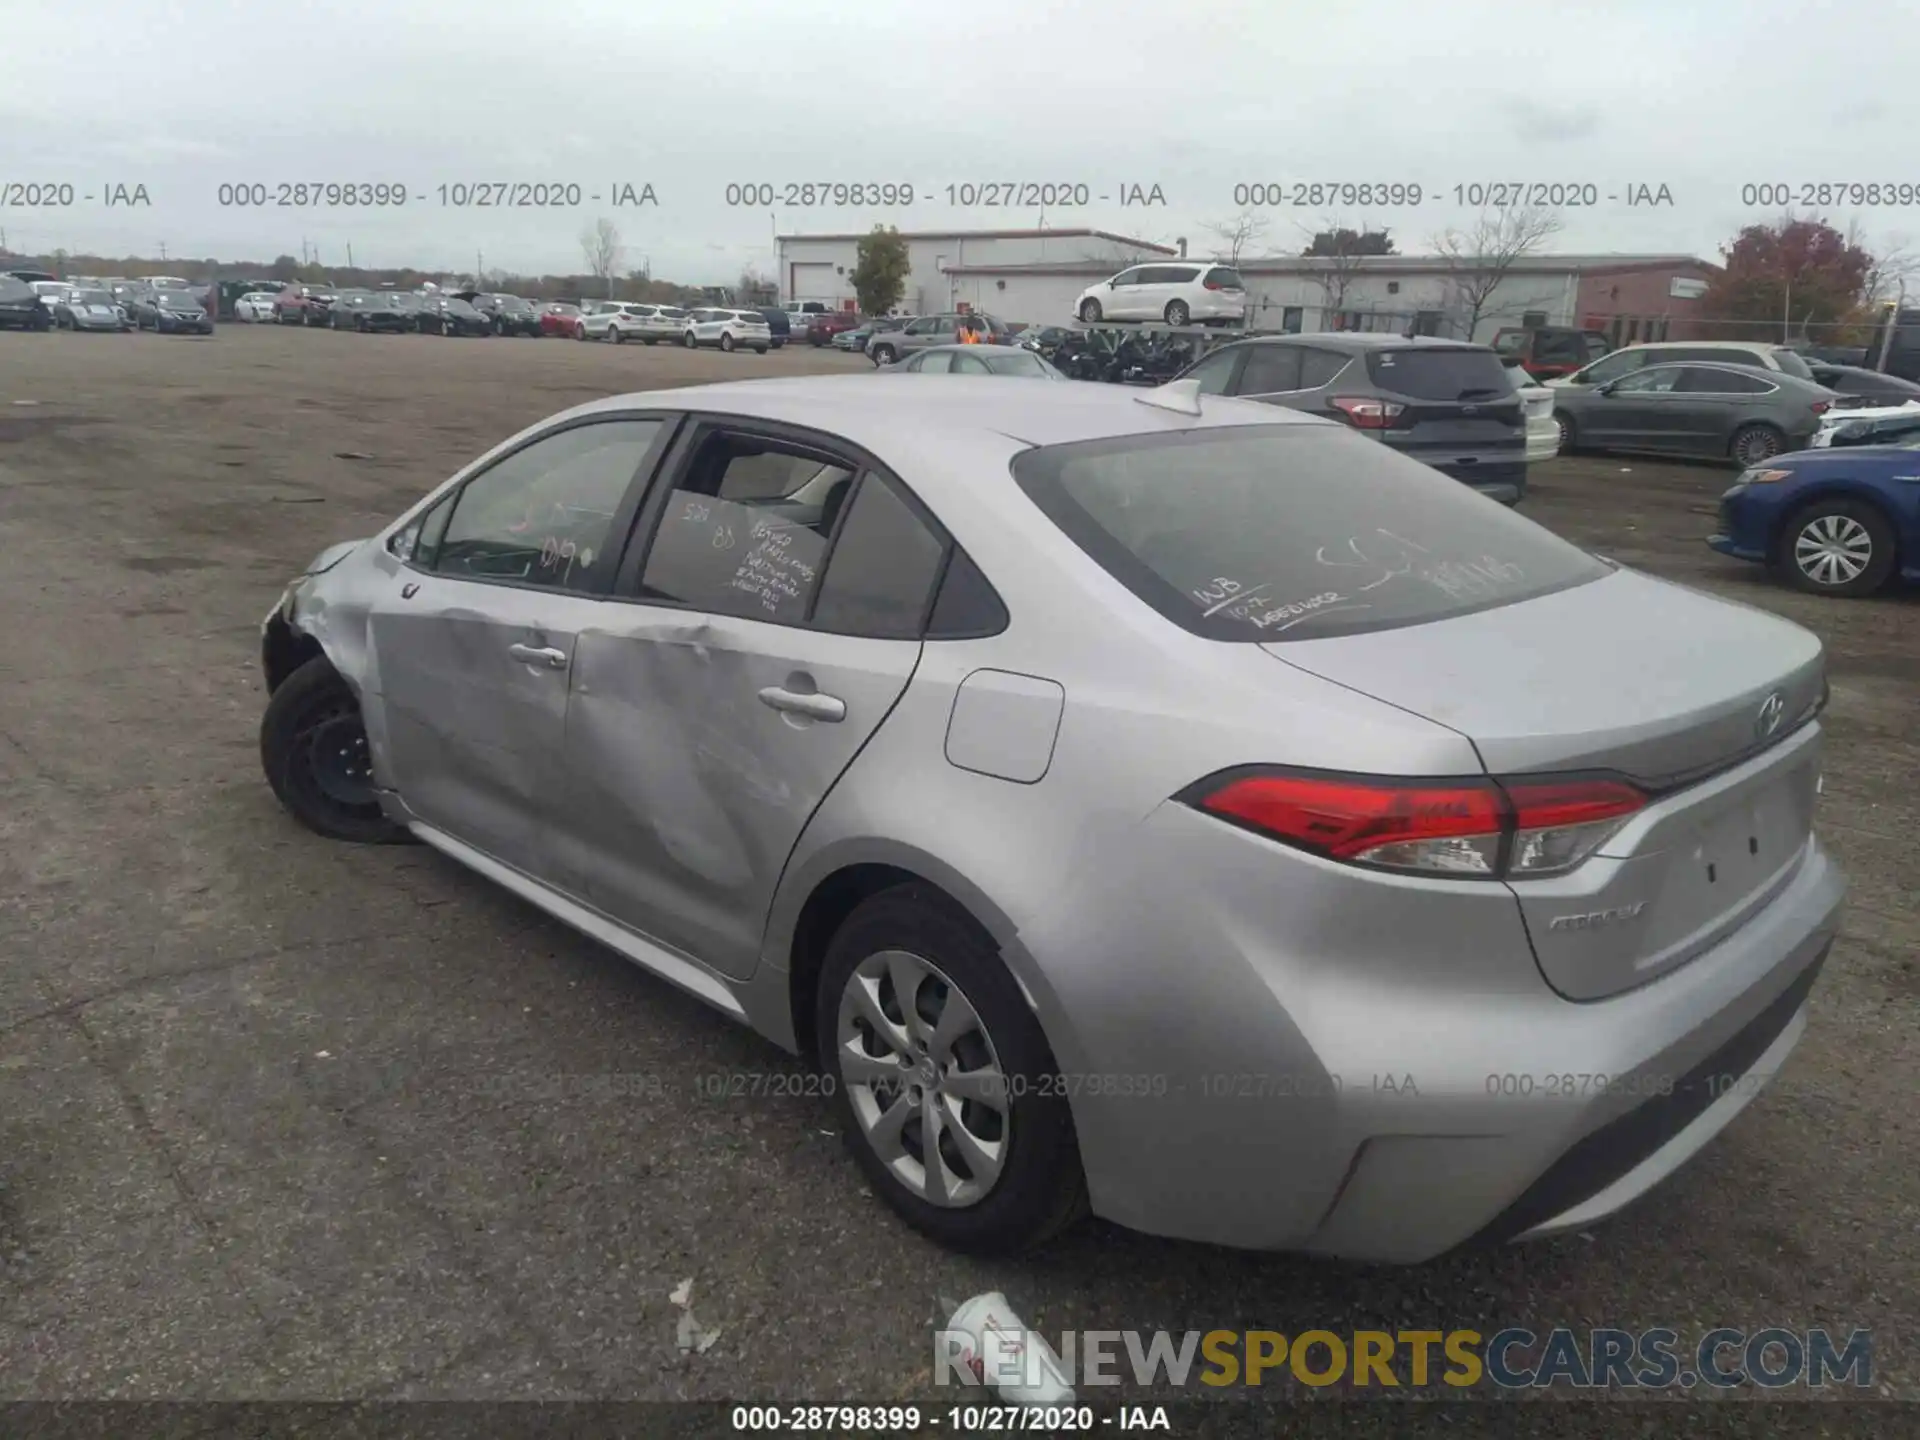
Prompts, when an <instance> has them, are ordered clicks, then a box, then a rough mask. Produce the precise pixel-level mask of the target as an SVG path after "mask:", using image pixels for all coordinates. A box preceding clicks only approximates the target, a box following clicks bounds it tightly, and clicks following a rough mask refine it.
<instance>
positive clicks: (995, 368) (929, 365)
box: [880, 345, 1067, 380]
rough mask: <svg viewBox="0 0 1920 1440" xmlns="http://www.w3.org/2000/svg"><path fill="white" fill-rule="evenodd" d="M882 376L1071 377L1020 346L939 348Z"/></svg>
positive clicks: (889, 368) (884, 370)
mask: <svg viewBox="0 0 1920 1440" xmlns="http://www.w3.org/2000/svg"><path fill="white" fill-rule="evenodd" d="M880 373H881V374H882V375H1003V376H1007V377H1010V378H1012V379H1016V380H1065V379H1066V378H1067V376H1066V375H1065V374H1064V373H1063V372H1061V371H1060V370H1057V369H1055V368H1054V366H1053V365H1052V364H1050V363H1049V362H1048V361H1046V360H1043V359H1042V358H1041V357H1040V356H1038V355H1036V354H1034V353H1033V351H1031V350H1028V349H1025V348H1023V347H1021V346H1018V345H935V346H932V347H930V348H928V349H925V350H920V351H916V352H915V353H914V354H912V355H909V356H908V357H907V358H906V359H904V360H902V361H899V362H898V363H897V364H893V365H885V366H882V367H881V369H880Z"/></svg>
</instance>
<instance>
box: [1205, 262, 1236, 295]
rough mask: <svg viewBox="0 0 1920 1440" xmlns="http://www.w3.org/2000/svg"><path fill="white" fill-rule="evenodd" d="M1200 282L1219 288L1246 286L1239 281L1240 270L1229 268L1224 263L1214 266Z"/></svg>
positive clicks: (1233, 288) (1227, 288) (1229, 288)
mask: <svg viewBox="0 0 1920 1440" xmlns="http://www.w3.org/2000/svg"><path fill="white" fill-rule="evenodd" d="M1201 283H1202V284H1205V285H1213V286H1216V287H1218V288H1219V289H1221V290H1244V289H1246V286H1244V285H1242V284H1241V283H1240V272H1239V271H1238V270H1229V269H1227V268H1226V267H1225V266H1224V265H1216V266H1214V267H1213V269H1211V270H1209V271H1208V272H1207V278H1206V279H1205V280H1204V281H1202V282H1201Z"/></svg>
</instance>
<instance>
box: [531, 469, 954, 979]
mask: <svg viewBox="0 0 1920 1440" xmlns="http://www.w3.org/2000/svg"><path fill="white" fill-rule="evenodd" d="M861 484H862V487H863V488H862V489H861V490H860V491H858V492H855V493H854V496H853V499H852V500H851V501H850V502H849V503H848V506H847V508H848V510H849V511H850V512H851V515H850V517H849V519H848V520H847V522H846V523H843V524H842V525H841V526H840V527H839V533H838V536H837V538H836V540H835V544H836V546H837V547H838V548H837V549H836V551H835V554H836V556H838V555H841V554H849V555H850V554H852V553H853V551H854V549H855V548H857V547H854V546H851V545H849V543H848V537H849V535H851V534H852V533H853V532H854V531H855V530H856V528H858V524H859V522H860V517H861V516H863V515H867V516H871V515H873V514H874V513H875V506H874V504H872V503H870V502H871V501H872V500H873V499H874V496H873V495H872V493H871V492H870V489H869V488H866V486H867V482H866V481H865V480H862V482H861ZM658 508H659V520H658V531H657V534H656V535H655V538H654V539H653V540H652V542H651V546H650V548H649V551H648V554H647V556H646V558H645V561H644V564H643V567H642V573H643V576H644V578H643V579H638V580H636V583H635V586H634V589H635V591H636V592H637V593H636V594H635V596H634V597H633V598H631V599H627V600H624V601H617V602H615V603H612V604H609V605H608V606H606V614H605V620H604V623H603V624H601V625H599V626H596V627H595V628H594V629H593V630H591V631H589V632H587V633H583V634H582V635H581V636H580V637H579V640H578V642H577V644H576V646H575V664H574V668H573V671H572V688H571V691H570V694H569V696H568V701H567V716H566V763H567V767H568V800H567V803H566V805H565V806H563V807H562V811H561V817H560V820H559V823H558V824H557V826H556V830H555V837H554V843H555V845H556V851H557V858H558V860H559V863H560V864H561V866H562V867H563V869H564V871H565V872H566V873H567V874H568V875H569V877H570V879H569V884H570V885H571V886H573V887H574V888H577V889H578V891H579V893H580V894H581V895H582V896H583V898H584V899H585V900H586V901H587V902H588V903H589V904H591V905H592V906H593V907H594V908H595V909H597V910H600V911H601V912H603V913H604V914H606V915H608V916H609V917H610V918H612V919H614V920H616V921H618V922H620V923H621V924H623V925H626V926H628V927H629V928H631V929H634V930H636V931H639V932H640V933H641V934H643V935H646V936H648V937H649V938H651V939H653V940H655V941H658V942H660V943H662V944H665V945H667V946H670V947H672V948H674V949H676V950H679V951H681V952H682V953H684V954H687V955H690V956H692V957H694V958H695V959H698V960H700V961H702V962H704V963H706V964H708V965H710V966H712V967H714V968H715V969H717V970H719V971H720V972H721V973H722V974H724V975H728V976H733V977H742V976H745V975H747V974H750V973H751V972H752V970H753V968H754V966H755V965H756V964H757V962H758V957H759V951H760V940H761V936H762V933H763V931H764V928H765V922H766V915H767V911H768V909H769V907H770V906H771V904H772V900H773V893H774V889H775V887H776V886H777V885H778V883H779V880H780V875H781V872H782V871H783V870H784V868H785V866H786V862H787V857H788V856H789V855H790V854H791V853H792V851H793V847H794V845H795V843H796V841H797V840H798V839H799V836H800V832H801V831H802V829H804V828H805V826H806V824H807V822H808V820H809V819H811V818H812V816H813V813H814V811H815V810H816V809H817V808H818V807H819V805H820V802H821V801H822V800H823V799H824V798H825V797H826V794H827V792H828V791H829V790H830V789H831V788H832V787H833V785H834V784H835V782H836V781H838V780H839V779H840V776H841V775H842V773H843V772H844V771H845V770H846V769H847V767H848V765H849V764H851V763H852V761H853V759H854V757H855V756H856V755H857V754H858V753H859V752H860V749H861V747H862V746H864V745H865V744H866V742H867V740H868V739H869V737H871V736H872V735H873V733H874V731H875V730H876V729H878V728H879V726H880V724H881V723H882V722H883V721H884V720H885V718H886V716H887V715H888V713H889V712H890V711H891V710H892V709H893V707H894V704H895V702H896V701H898V700H899V698H900V695H901V693H902V692H903V691H904V690H905V689H906V687H907V683H908V681H909V680H910V679H911V678H912V676H913V672H914V669H915V667H916V666H917V665H918V663H919V659H920V649H921V641H920V639H919V638H918V634H919V624H920V612H919V609H918V608H917V606H916V608H915V609H914V610H913V611H912V612H911V613H910V614H909V616H908V622H909V628H910V629H911V630H912V632H913V638H898V639H887V638H879V636H878V635H877V634H875V633H874V632H875V631H876V630H881V631H884V629H885V628H886V627H885V625H884V623H875V624H869V625H864V626H863V625H862V624H861V621H862V619H863V618H865V617H863V616H862V615H861V614H860V613H859V611H858V603H859V602H858V599H857V597H856V599H855V602H854V609H853V610H852V611H849V610H847V609H846V608H845V607H844V606H843V607H842V608H841V610H840V612H839V613H840V616H841V619H842V621H843V622H847V621H849V620H850V622H851V623H839V624H838V625H837V627H834V626H829V625H828V624H826V623H825V617H824V611H825V606H824V604H823V605H822V606H820V607H819V609H818V611H816V607H815V604H814V600H815V593H816V591H817V590H818V589H819V586H820V583H821V577H822V575H823V573H824V572H825V569H826V567H827V565H828V556H827V544H828V542H827V539H826V537H825V536H824V535H822V534H821V533H819V532H820V530H822V529H826V530H828V531H831V530H832V526H831V523H830V522H827V523H824V524H822V523H821V522H820V519H819V517H817V516H816V517H814V523H796V522H795V521H794V520H793V519H792V518H791V512H785V513H786V518H783V513H782V512H780V511H779V510H778V509H777V508H776V509H775V510H773V511H770V510H769V509H768V508H767V507H764V506H757V505H753V504H740V503H734V502H732V501H728V500H722V499H718V498H715V497H713V496H710V495H701V494H695V493H692V492H689V491H685V490H679V489H675V490H672V491H670V492H667V493H666V494H665V495H664V496H663V497H662V498H661V501H660V502H659V507H658ZM906 548H907V547H905V546H899V545H896V546H894V547H893V549H894V550H895V551H896V552H897V551H902V550H904V549H906ZM938 558H939V549H938V543H937V542H935V549H934V553H933V561H934V564H933V566H932V570H937V562H938ZM839 573H841V572H840V571H838V570H836V572H835V574H836V576H837V575H838V574H839ZM931 573H932V572H931V571H930V575H931ZM623 578H624V577H623ZM930 584H931V579H930V578H929V585H930ZM673 595H678V596H693V595H699V596H705V597H708V603H707V604H706V605H703V606H696V605H693V604H685V603H683V604H667V603H662V597H664V596H673ZM723 609H724V610H725V611H726V612H728V613H719V612H720V611H722V610H723ZM879 618H880V619H881V620H883V619H884V617H879ZM834 628H837V629H838V630H839V631H841V632H843V633H832V632H833V629H834ZM861 628H865V629H866V630H867V631H868V633H865V634H860V633H844V632H845V631H848V630H858V629H861Z"/></svg>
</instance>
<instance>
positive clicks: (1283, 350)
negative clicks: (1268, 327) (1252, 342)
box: [1239, 345, 1300, 395]
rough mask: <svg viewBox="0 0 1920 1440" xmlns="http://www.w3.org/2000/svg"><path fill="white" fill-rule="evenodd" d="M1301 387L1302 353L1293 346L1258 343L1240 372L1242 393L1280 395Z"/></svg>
mask: <svg viewBox="0 0 1920 1440" xmlns="http://www.w3.org/2000/svg"><path fill="white" fill-rule="evenodd" d="M1299 388H1300V352H1299V351H1298V350H1297V349H1295V348H1294V347H1293V346H1291V345H1256V346H1255V347H1254V348H1253V349H1252V350H1251V351H1249V352H1248V353H1247V368H1246V369H1244V370H1242V371H1241V372H1240V391H1239V393H1240V394H1242V395H1277V394H1281V393H1283V392H1285V391H1288V390H1298V389H1299Z"/></svg>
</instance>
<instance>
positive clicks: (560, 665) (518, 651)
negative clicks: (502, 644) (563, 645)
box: [507, 645, 567, 670]
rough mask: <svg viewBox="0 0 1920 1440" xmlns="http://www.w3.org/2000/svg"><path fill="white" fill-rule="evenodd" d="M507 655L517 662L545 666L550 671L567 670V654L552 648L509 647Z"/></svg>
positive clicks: (539, 646) (531, 646)
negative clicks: (521, 661) (522, 661)
mask: <svg viewBox="0 0 1920 1440" xmlns="http://www.w3.org/2000/svg"><path fill="white" fill-rule="evenodd" d="M507 654H509V655H511V656H512V657H513V658H514V659H516V660H524V661H525V662H526V663H527V664H529V665H544V666H546V668H547V669H549V670H564V669H566V668H567V652H566V651H564V650H555V649H553V648H552V647H551V646H541V645H509V646H508V647H507Z"/></svg>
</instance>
